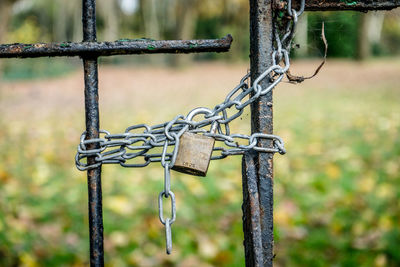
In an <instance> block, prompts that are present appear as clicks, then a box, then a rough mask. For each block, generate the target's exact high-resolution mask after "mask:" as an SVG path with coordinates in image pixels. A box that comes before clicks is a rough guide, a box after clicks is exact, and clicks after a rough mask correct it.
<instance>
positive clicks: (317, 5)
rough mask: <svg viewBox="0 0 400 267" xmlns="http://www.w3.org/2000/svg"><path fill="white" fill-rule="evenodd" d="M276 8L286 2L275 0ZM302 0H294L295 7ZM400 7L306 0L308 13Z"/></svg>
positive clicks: (367, 0)
mask: <svg viewBox="0 0 400 267" xmlns="http://www.w3.org/2000/svg"><path fill="white" fill-rule="evenodd" d="M274 2H275V3H274V7H275V8H277V9H280V8H282V7H283V6H282V4H283V5H284V2H285V1H284V0H274ZM299 3H300V0H293V7H294V8H295V9H298V8H299ZM399 6H400V0H322V1H319V0H306V7H305V10H307V11H330V10H356V11H368V10H390V9H393V8H396V7H399Z"/></svg>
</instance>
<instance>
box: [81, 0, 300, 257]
mask: <svg viewBox="0 0 400 267" xmlns="http://www.w3.org/2000/svg"><path fill="white" fill-rule="evenodd" d="M304 5H305V0H301V4H300V9H299V10H298V11H296V10H295V9H292V1H291V0H288V1H287V14H285V15H283V16H278V14H276V15H275V19H274V21H275V23H274V24H275V25H274V27H275V34H274V36H275V40H274V51H273V53H272V55H271V56H272V66H271V67H269V68H268V69H267V70H266V71H264V72H263V73H262V74H261V75H259V76H258V77H257V78H256V79H255V80H254V82H253V84H252V85H251V86H250V84H249V78H250V73H247V74H246V75H244V76H243V78H242V79H241V80H240V82H239V84H238V85H237V86H236V87H235V88H234V89H233V90H232V91H230V92H229V93H228V95H227V96H226V98H225V100H224V101H223V102H222V103H221V104H219V105H217V106H215V107H214V109H212V110H211V109H208V108H196V109H194V110H192V111H191V112H190V113H189V114H188V115H187V116H183V115H178V116H176V117H175V118H174V119H172V120H171V121H169V122H165V123H162V124H157V125H153V126H150V125H147V124H138V125H133V126H130V127H128V128H127V129H126V130H125V133H121V134H110V133H109V132H107V131H105V130H102V131H100V137H99V138H96V139H89V140H86V133H85V132H84V133H83V134H82V135H81V138H80V143H79V145H78V149H77V150H78V152H77V154H76V157H75V162H76V166H77V168H78V169H79V170H81V171H85V170H89V169H93V168H97V167H99V166H101V165H102V164H120V165H121V166H123V167H128V168H140V167H145V166H147V165H149V164H150V163H152V162H160V163H161V164H162V166H163V167H164V190H163V191H161V192H160V194H159V196H158V206H159V218H160V221H161V223H162V224H163V225H164V226H165V234H166V251H167V254H170V253H171V250H172V239H171V225H172V224H173V223H174V221H175V219H176V202H175V195H174V193H173V192H172V191H171V179H170V177H171V176H170V170H171V168H172V167H173V166H174V164H175V160H176V157H177V153H178V150H179V140H180V137H181V136H182V135H183V134H184V133H185V132H191V133H197V134H203V135H205V136H210V137H213V138H214V139H215V141H216V146H215V147H214V149H213V155H212V157H211V160H219V159H223V158H226V157H227V156H230V155H239V154H243V153H244V152H246V151H248V150H251V149H253V150H255V151H259V152H267V153H277V152H278V153H280V154H285V153H286V150H285V148H284V142H283V140H282V139H281V138H280V137H279V136H276V135H271V134H263V133H254V134H252V135H244V134H231V133H230V127H229V123H230V122H232V121H233V120H235V119H236V118H238V117H240V116H241V115H242V114H243V112H244V109H245V108H246V107H247V106H249V105H250V104H251V103H253V102H254V101H256V100H257V99H259V98H260V97H261V96H263V95H266V94H268V93H269V92H271V90H272V89H273V88H275V87H276V86H277V84H279V83H280V82H281V81H282V79H283V78H284V76H285V74H286V72H287V71H288V70H289V67H290V58H289V54H290V50H291V45H292V40H293V36H294V31H295V28H296V25H297V22H298V17H299V16H300V15H301V14H302V13H303V12H304ZM265 79H268V81H269V83H268V84H269V85H268V86H267V87H266V88H262V86H261V85H260V84H261V82H262V81H263V80H265ZM228 110H234V113H233V114H231V115H228ZM200 116H202V117H203V119H200V120H199V121H196V120H194V118H195V117H200ZM206 129H210V130H206ZM243 140H245V142H247V144H245V145H243V144H239V141H242V142H243ZM261 140H269V141H270V142H269V143H270V144H271V146H270V147H263V146H261V143H263V142H260V141H261ZM89 144H98V147H99V148H96V149H87V145H89ZM157 148H159V150H160V149H161V150H162V152H161V153H159V152H155V151H154V150H155V149H157ZM171 148H172V149H171ZM88 157H95V163H94V164H91V165H89V164H88V163H85V159H86V162H87V158H88ZM164 198H166V199H168V198H170V201H171V217H170V218H164V214H163V199H164Z"/></svg>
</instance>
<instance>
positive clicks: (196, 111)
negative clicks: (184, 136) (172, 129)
mask: <svg viewBox="0 0 400 267" xmlns="http://www.w3.org/2000/svg"><path fill="white" fill-rule="evenodd" d="M198 114H212V110H211V109H209V108H204V107H200V108H195V109H193V110H192V111H190V112H189V114H188V115H187V116H186V120H189V121H191V120H192V119H193V117H194V116H196V115H198Z"/></svg>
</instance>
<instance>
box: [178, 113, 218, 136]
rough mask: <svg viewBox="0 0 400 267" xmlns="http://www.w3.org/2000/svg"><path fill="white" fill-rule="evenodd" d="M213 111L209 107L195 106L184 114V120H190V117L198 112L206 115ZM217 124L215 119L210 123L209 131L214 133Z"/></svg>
mask: <svg viewBox="0 0 400 267" xmlns="http://www.w3.org/2000/svg"><path fill="white" fill-rule="evenodd" d="M212 113H213V111H212V110H211V109H209V108H204V107H199V108H195V109H193V110H192V111H190V112H189V114H188V115H187V116H186V120H189V121H192V119H193V118H194V117H195V116H196V115H199V114H206V115H210V114H212ZM218 125H219V123H218V122H217V121H214V122H213V123H212V124H211V129H210V133H216V132H217V129H218Z"/></svg>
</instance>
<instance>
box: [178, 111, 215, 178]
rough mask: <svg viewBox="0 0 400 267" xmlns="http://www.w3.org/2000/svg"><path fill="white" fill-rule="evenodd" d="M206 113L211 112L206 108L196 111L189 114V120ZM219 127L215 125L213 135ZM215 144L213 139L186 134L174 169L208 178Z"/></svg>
mask: <svg viewBox="0 0 400 267" xmlns="http://www.w3.org/2000/svg"><path fill="white" fill-rule="evenodd" d="M205 111H207V113H209V112H211V111H209V110H208V109H205V108H201V109H196V110H193V111H192V112H190V113H189V115H188V116H187V119H188V120H191V119H192V117H193V116H194V115H197V114H199V113H205ZM217 126H218V124H217V123H213V125H212V126H211V133H215V132H216V130H217ZM214 143H215V139H214V138H212V137H209V136H204V135H200V134H195V133H190V132H185V133H184V134H182V136H181V138H180V139H179V150H178V154H177V156H176V161H175V164H174V166H173V167H172V169H173V170H175V171H178V172H183V173H187V174H191V175H196V176H206V174H207V170H208V165H209V164H210V161H211V155H212V152H213V149H214Z"/></svg>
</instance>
